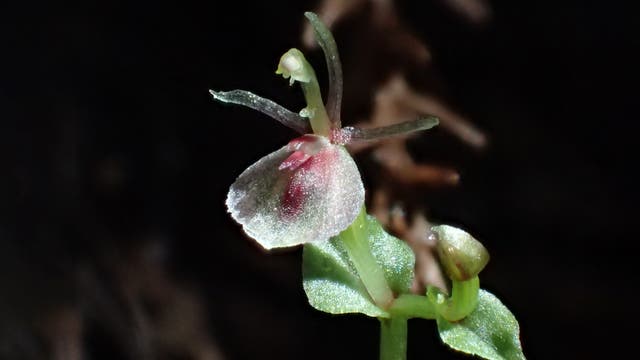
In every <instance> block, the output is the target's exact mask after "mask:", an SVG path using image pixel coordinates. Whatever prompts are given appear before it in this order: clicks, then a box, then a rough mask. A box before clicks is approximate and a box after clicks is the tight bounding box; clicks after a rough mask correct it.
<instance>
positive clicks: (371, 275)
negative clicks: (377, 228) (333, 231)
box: [340, 206, 393, 309]
mask: <svg viewBox="0 0 640 360" xmlns="http://www.w3.org/2000/svg"><path fill="white" fill-rule="evenodd" d="M367 227H368V222H367V213H366V210H365V208H364V206H363V207H362V210H361V211H360V214H359V215H358V217H356V219H355V220H354V221H353V223H352V224H351V225H350V226H349V227H348V228H346V229H345V230H344V231H343V232H341V233H340V238H341V239H342V243H343V244H344V247H345V248H346V250H347V253H348V254H349V257H350V258H351V261H352V262H353V265H354V266H355V268H356V270H357V271H358V275H359V276H360V280H362V283H363V284H364V287H365V288H366V289H367V292H368V293H369V295H370V296H371V299H373V302H374V303H376V305H378V307H380V308H382V309H386V308H387V307H388V306H389V305H390V304H391V302H392V301H393V292H392V291H391V288H389V284H387V280H386V279H385V277H384V272H383V271H382V268H381V267H380V265H378V262H377V261H376V259H375V258H374V257H373V254H372V253H371V249H370V248H369V242H368V240H367V237H368V235H369V231H368V229H367Z"/></svg>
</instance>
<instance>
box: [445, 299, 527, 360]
mask: <svg viewBox="0 0 640 360" xmlns="http://www.w3.org/2000/svg"><path fill="white" fill-rule="evenodd" d="M437 321H438V332H439V333H440V338H441V339H442V341H443V342H444V343H445V344H447V345H449V346H450V347H451V348H453V349H455V350H458V351H462V352H464V353H467V354H471V355H477V356H480V357H483V358H485V359H490V360H517V359H525V356H524V354H523V353H522V346H521V345H520V338H519V337H520V327H519V325H518V321H517V320H516V318H515V317H514V316H513V314H512V313H511V312H510V311H509V309H507V307H506V306H504V305H503V304H502V303H501V302H500V300H498V298H496V297H495V296H494V295H493V294H491V293H490V292H488V291H485V290H480V293H479V296H478V306H477V307H476V309H475V310H474V311H473V312H472V313H471V314H469V315H468V316H467V317H465V318H464V319H462V320H461V321H457V322H449V321H447V320H445V319H444V318H443V317H441V316H439V317H438V320H437Z"/></svg>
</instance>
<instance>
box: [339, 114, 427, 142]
mask: <svg viewBox="0 0 640 360" xmlns="http://www.w3.org/2000/svg"><path fill="white" fill-rule="evenodd" d="M439 123H440V121H439V120H438V118H436V117H433V116H429V117H426V118H422V119H418V120H413V121H405V122H401V123H399V124H394V125H389V126H383V127H379V128H373V129H360V128H354V127H350V126H349V127H344V128H342V134H341V135H340V137H341V141H340V142H341V143H354V142H357V141H372V140H379V139H383V138H387V137H391V136H399V135H406V134H409V133H412V132H415V131H420V130H427V129H431V128H432V127H434V126H436V125H438V124H439Z"/></svg>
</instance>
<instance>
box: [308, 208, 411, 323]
mask: <svg viewBox="0 0 640 360" xmlns="http://www.w3.org/2000/svg"><path fill="white" fill-rule="evenodd" d="M366 219H367V221H366V223H367V232H368V237H367V240H368V244H369V248H370V249H371V253H372V255H373V257H374V258H375V259H376V262H377V263H378V265H379V266H380V267H381V268H382V270H383V272H384V277H385V279H386V281H387V283H388V284H389V287H390V288H391V290H392V291H393V292H394V293H395V294H396V295H398V294H402V293H407V292H409V287H410V286H411V283H412V281H413V268H414V263H415V258H414V255H413V251H412V250H411V248H410V247H409V246H408V245H407V244H406V243H404V242H403V241H401V240H399V239H397V238H395V237H393V236H391V235H389V234H388V233H386V232H385V231H384V230H383V229H382V226H380V224H379V223H378V222H377V221H376V220H375V218H373V217H372V216H367V217H366ZM302 261H303V265H302V276H303V287H304V290H305V292H306V294H307V297H308V299H309V304H311V306H313V307H314V308H316V309H317V310H320V311H324V312H328V313H331V314H345V313H362V314H365V315H368V316H372V317H389V314H388V313H387V311H386V310H385V309H381V308H380V307H378V306H376V305H375V303H374V302H373V300H372V299H371V297H370V296H369V294H368V292H367V289H366V288H365V286H364V285H363V283H362V281H361V280H360V278H359V276H358V272H357V271H356V268H355V266H354V265H353V263H352V262H351V260H350V258H349V255H348V254H347V251H346V250H345V248H344V246H343V244H342V240H341V239H340V237H339V236H336V237H333V238H331V240H329V241H325V242H319V243H310V244H306V245H305V246H304V251H303V260H302Z"/></svg>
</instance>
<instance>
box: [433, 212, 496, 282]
mask: <svg viewBox="0 0 640 360" xmlns="http://www.w3.org/2000/svg"><path fill="white" fill-rule="evenodd" d="M431 231H433V232H434V233H435V234H437V236H438V241H437V243H436V249H437V251H438V258H439V259H440V264H441V265H442V267H443V268H444V271H445V272H446V273H447V275H448V276H449V278H450V279H452V280H456V281H466V280H469V279H471V278H473V277H475V276H476V275H478V273H479V272H480V271H482V269H483V268H484V267H485V265H487V263H488V262H489V252H487V249H485V247H484V246H482V244H481V243H480V242H479V241H478V240H476V239H474V238H473V236H471V235H469V233H467V232H465V231H463V230H460V229H458V228H456V227H453V226H449V225H439V226H434V227H432V228H431Z"/></svg>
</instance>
